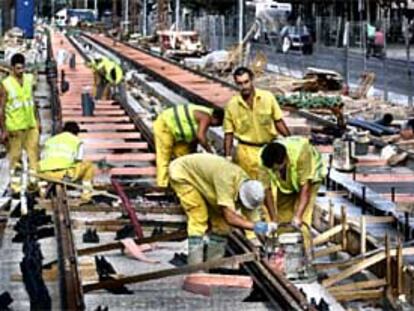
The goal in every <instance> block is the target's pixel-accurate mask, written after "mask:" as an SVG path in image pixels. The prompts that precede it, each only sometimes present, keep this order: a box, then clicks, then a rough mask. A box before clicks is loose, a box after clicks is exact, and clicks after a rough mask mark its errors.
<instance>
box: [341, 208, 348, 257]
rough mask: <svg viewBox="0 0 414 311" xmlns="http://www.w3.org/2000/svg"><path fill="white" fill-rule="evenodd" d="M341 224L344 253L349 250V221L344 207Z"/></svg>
mask: <svg viewBox="0 0 414 311" xmlns="http://www.w3.org/2000/svg"><path fill="white" fill-rule="evenodd" d="M341 223H342V249H343V250H344V251H346V250H347V245H348V241H347V236H346V232H347V219H346V207H345V206H344V205H342V206H341Z"/></svg>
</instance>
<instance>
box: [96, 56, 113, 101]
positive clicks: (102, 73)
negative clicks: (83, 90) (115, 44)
mask: <svg viewBox="0 0 414 311" xmlns="http://www.w3.org/2000/svg"><path fill="white" fill-rule="evenodd" d="M95 65H96V66H94V67H93V69H94V76H96V83H97V84H96V94H95V98H96V99H102V98H103V97H104V93H105V91H106V89H107V83H108V82H107V80H106V74H107V72H109V71H110V69H111V68H112V66H113V64H112V61H111V60H110V59H109V58H108V57H106V56H100V61H99V62H96V63H95Z"/></svg>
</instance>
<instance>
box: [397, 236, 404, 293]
mask: <svg viewBox="0 0 414 311" xmlns="http://www.w3.org/2000/svg"><path fill="white" fill-rule="evenodd" d="M403 293H404V275H403V247H402V244H401V239H398V246H397V296H399V295H402V294H403Z"/></svg>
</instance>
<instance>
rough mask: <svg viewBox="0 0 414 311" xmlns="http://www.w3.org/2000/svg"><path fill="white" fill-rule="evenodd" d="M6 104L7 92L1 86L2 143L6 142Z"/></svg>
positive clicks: (0, 125) (0, 120) (0, 118)
mask: <svg viewBox="0 0 414 311" xmlns="http://www.w3.org/2000/svg"><path fill="white" fill-rule="evenodd" d="M6 102H7V92H6V90H5V89H4V87H3V86H0V130H1V141H2V142H3V143H4V142H6V140H7V131H6Z"/></svg>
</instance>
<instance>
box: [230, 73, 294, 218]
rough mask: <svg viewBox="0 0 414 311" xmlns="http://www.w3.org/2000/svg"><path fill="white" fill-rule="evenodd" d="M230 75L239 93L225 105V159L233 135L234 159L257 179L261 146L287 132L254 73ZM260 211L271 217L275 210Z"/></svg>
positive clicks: (269, 95)
mask: <svg viewBox="0 0 414 311" xmlns="http://www.w3.org/2000/svg"><path fill="white" fill-rule="evenodd" d="M233 78H234V82H235V83H236V84H237V85H238V86H239V89H240V94H237V95H235V96H233V97H232V98H231V100H230V101H229V103H228V104H227V106H226V111H225V116H224V123H223V128H224V133H225V139H224V152H225V156H226V158H227V159H229V160H231V159H232V151H233V138H234V137H235V138H236V139H237V141H238V144H237V149H236V158H235V162H236V163H237V164H238V165H240V166H241V167H242V168H243V169H244V170H245V171H246V172H247V174H248V175H249V177H250V178H252V179H257V178H258V173H259V161H258V159H259V151H260V149H261V148H262V147H263V146H264V145H265V144H267V143H269V142H271V141H272V140H274V139H275V138H277V136H278V134H279V133H280V134H282V135H283V136H289V135H290V133H289V130H288V128H287V126H286V124H285V122H284V121H283V114H282V111H281V109H280V107H279V104H278V103H277V101H276V99H275V97H274V95H273V94H272V93H270V92H268V91H264V90H261V89H258V88H255V87H254V85H253V78H254V75H253V72H252V71H251V70H250V69H249V68H246V67H239V68H237V69H236V70H235V71H234V73H233ZM263 213H264V215H265V216H266V217H267V218H270V219H271V220H274V211H266V210H263Z"/></svg>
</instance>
